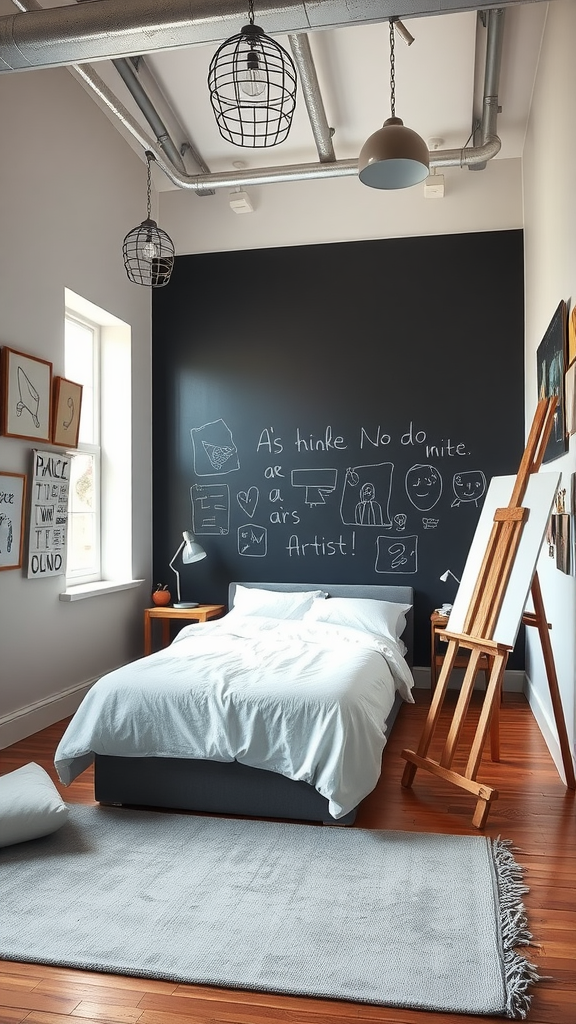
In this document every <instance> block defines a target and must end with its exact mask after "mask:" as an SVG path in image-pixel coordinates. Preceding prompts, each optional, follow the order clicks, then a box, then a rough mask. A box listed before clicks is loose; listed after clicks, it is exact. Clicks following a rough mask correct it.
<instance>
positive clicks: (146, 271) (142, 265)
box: [122, 152, 175, 288]
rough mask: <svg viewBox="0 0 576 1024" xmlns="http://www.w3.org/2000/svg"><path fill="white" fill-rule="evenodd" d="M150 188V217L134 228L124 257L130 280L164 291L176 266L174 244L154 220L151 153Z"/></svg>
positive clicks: (150, 156) (125, 245)
mask: <svg viewBox="0 0 576 1024" xmlns="http://www.w3.org/2000/svg"><path fill="white" fill-rule="evenodd" d="M146 160H147V161H148V185H147V216H146V220H143V221H142V223H141V224H140V225H139V226H138V227H137V228H132V231H129V232H128V234H127V235H126V237H125V239H124V242H123V244H122V257H123V259H124V268H125V270H126V274H127V275H128V279H129V280H130V281H132V282H133V283H134V284H143V285H147V286H148V287H149V288H163V287H164V285H166V284H168V282H169V280H170V275H171V274H172V269H173V267H174V254H175V250H174V242H173V241H172V239H171V238H170V235H167V234H166V232H165V231H162V228H159V227H158V225H157V223H156V221H155V220H151V219H150V212H151V191H152V179H151V173H150V161H151V160H154V154H153V153H150V152H147V153H146Z"/></svg>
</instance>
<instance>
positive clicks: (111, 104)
mask: <svg viewBox="0 0 576 1024" xmlns="http://www.w3.org/2000/svg"><path fill="white" fill-rule="evenodd" d="M15 2H16V3H17V5H18V6H19V7H21V8H22V0H15ZM27 2H30V3H32V2H34V3H35V2H36V0H27ZM319 2H322V0H319ZM100 3H101V0H93V2H92V3H90V4H86V5H82V6H80V7H79V8H72V10H76V9H79V10H83V9H85V7H92V8H93V7H99V6H100ZM105 3H106V4H113V3H114V0H105ZM52 10H54V9H52ZM67 10H71V8H67ZM498 10H499V11H500V12H501V10H502V9H501V8H499V9H498ZM46 13H50V11H47V12H46ZM491 14H492V11H491V12H489V16H488V19H487V31H488V34H489V39H488V40H487V47H486V60H487V65H488V64H490V63H491V62H495V63H498V54H499V53H501V34H502V32H503V24H504V19H503V18H502V17H491V16H490V15H491ZM26 17H31V15H28V14H27V15H26ZM0 22H1V19H0ZM492 33H495V34H496V35H497V36H500V39H499V40H497V41H496V42H494V41H493V40H491V39H490V36H491V34H492ZM74 70H75V71H76V72H77V74H78V75H79V76H80V77H81V78H82V79H83V81H84V82H85V83H86V84H87V85H88V86H89V87H90V88H91V89H92V91H93V92H94V93H95V94H96V95H97V96H98V97H99V98H100V100H101V101H102V102H103V103H104V104H105V105H106V106H107V107H108V109H109V110H110V111H111V112H112V113H113V114H114V116H115V117H116V118H117V119H118V120H119V121H120V123H121V124H122V125H123V126H124V127H125V128H126V130H127V131H129V132H130V134H131V135H132V136H133V137H134V138H135V139H136V141H137V142H138V143H139V144H140V145H141V146H142V148H143V149H144V150H151V152H152V153H153V154H154V157H155V159H156V162H157V164H158V166H159V167H160V168H161V169H162V171H163V172H164V174H165V175H166V177H167V178H168V179H169V180H170V181H172V183H173V184H174V185H176V186H178V188H183V189H190V190H191V191H193V192H196V194H198V195H202V194H206V193H207V192H209V191H211V190H212V189H218V188H228V189H229V188H237V187H242V186H247V185H266V184H273V183H276V182H287V181H308V180H313V179H317V178H327V177H348V176H351V175H355V174H357V173H358V161H357V160H336V161H334V162H333V163H318V164H315V163H314V164H295V165H292V166H288V167H272V168H259V169H255V170H237V171H233V172H232V171H228V172H220V173H216V174H196V175H193V174H182V173H178V172H176V171H175V170H174V168H173V167H172V166H171V165H170V163H169V162H168V161H167V160H166V159H165V157H164V154H163V153H162V151H161V149H160V148H159V146H158V144H157V143H154V142H152V140H151V139H150V138H149V136H148V135H147V134H146V133H145V132H144V130H143V129H142V128H141V126H140V125H139V124H138V122H137V121H136V120H135V118H133V117H132V115H131V114H130V113H129V111H128V110H127V109H126V108H125V107H124V105H123V104H122V103H120V101H119V100H118V99H117V98H116V96H115V95H114V94H113V93H112V92H111V90H110V89H109V88H108V86H107V85H106V84H105V83H104V82H103V80H102V79H101V78H100V76H99V75H98V74H97V73H96V72H95V71H94V70H93V69H92V68H91V67H90V66H89V65H82V64H81V65H75V67H74ZM494 72H495V73H493V71H492V69H491V68H489V67H488V66H487V69H486V79H485V80H486V81H490V82H491V83H492V85H493V87H494V89H495V94H497V75H498V69H496V68H494ZM496 100H497V95H496ZM495 111H496V112H497V102H496V105H495V104H494V103H493V102H491V103H487V104H484V107H483V122H484V121H486V138H487V141H486V142H485V143H484V144H483V145H481V146H471V147H470V148H463V149H446V150H436V151H434V152H432V153H431V154H430V167H431V168H435V167H469V168H471V167H473V166H475V165H477V164H482V163H483V162H485V161H486V160H490V159H492V158H493V157H494V156H496V154H497V153H498V152H499V150H500V139H499V138H498V136H497V135H496V134H495V122H494V121H493V120H492V119H493V117H494V113H495ZM488 118H490V124H489V123H488ZM492 132H494V134H491V133H492Z"/></svg>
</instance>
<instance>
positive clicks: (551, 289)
mask: <svg viewBox="0 0 576 1024" xmlns="http://www.w3.org/2000/svg"><path fill="white" fill-rule="evenodd" d="M574 39H576V4H575V3H574V2H573V0H554V3H551V4H549V8H548V15H547V21H546V28H545V33H544V38H543V43H542V51H541V55H540V61H539V66H538V75H537V79H536V85H535V91H534V97H533V101H532V108H531V114H530V122H529V130H528V133H527V138H526V145H525V149H524V159H523V182H524V230H525V241H524V244H525V262H526V423H527V427H528V425H529V423H530V422H531V419H532V416H533V414H534V408H535V406H536V401H537V379H536V350H537V348H538V345H539V344H540V341H541V340H542V335H543V334H544V332H545V330H546V328H547V326H548V324H549V322H550V320H551V318H552V315H553V313H554V311H555V309H556V307H557V306H558V303H559V302H560V300H561V299H565V300H566V302H567V303H568V304H569V305H570V306H573V305H574V303H576V244H575V233H576V187H575V181H576V179H575V175H574V168H575V166H576V132H575V130H574V126H575V124H576V61H575V60H574ZM543 469H544V471H545V470H546V469H550V470H555V471H556V470H557V471H561V473H562V482H561V485H560V486H561V487H566V488H567V493H568V494H569V493H570V476H571V474H572V473H574V472H575V471H576V435H575V436H572V437H571V438H570V448H569V451H568V452H567V454H566V455H564V456H562V457H561V458H560V459H557V460H555V461H554V462H551V463H548V464H546V465H545V466H544V467H543ZM574 511H575V510H574V509H572V512H573V513H574ZM572 525H573V526H574V518H573V519H572ZM538 576H539V579H540V582H541V584H542V590H543V598H544V605H545V608H546V612H547V617H548V620H549V621H550V622H551V623H552V631H551V634H550V636H551V641H552V647H553V651H554V660H555V664H556V670H557V673H558V679H559V685H560V690H561V694H562V701H563V705H564V714H565V717H566V724H567V728H568V733H569V739H570V748H571V750H572V751H574V737H575V716H576V698H575V679H576V574H575V570H574V568H573V569H572V574H571V575H570V576H567V575H565V574H564V573H561V572H559V571H558V570H557V569H556V567H555V562H554V561H553V560H552V559H551V558H549V556H548V554H547V553H546V552H543V553H542V555H541V557H540V560H539V564H538ZM527 632H528V634H529V635H528V662H527V675H528V681H529V694H530V702H531V705H532V708H533V710H534V713H535V715H536V717H537V718H538V721H539V723H540V727H541V729H542V731H543V732H544V735H545V736H546V737H547V739H548V742H549V745H550V747H551V750H552V752H553V754H554V755H555V759H556V763H557V764H558V765H559V766H560V764H561V762H560V756H559V751H558V744H557V733H556V729H555V725H554V718H553V712H552V708H551V703H550V698H549V693H548V685H547V679H546V674H545V671H544V664H543V660H542V654H541V648H540V644H539V641H538V637H537V635H535V632H534V631H533V630H530V629H529V630H527Z"/></svg>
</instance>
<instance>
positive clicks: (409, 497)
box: [190, 418, 486, 575]
mask: <svg viewBox="0 0 576 1024" xmlns="http://www.w3.org/2000/svg"><path fill="white" fill-rule="evenodd" d="M404 425H405V426H406V428H407V429H405V430H401V431H396V432H395V431H394V430H393V429H392V428H390V429H385V428H384V427H383V426H382V424H377V425H376V426H371V427H368V426H365V425H362V424H360V425H359V426H358V427H357V428H356V429H355V430H353V431H352V432H348V436H347V435H346V432H345V431H343V430H339V429H337V428H335V427H334V426H333V425H331V424H328V425H326V426H325V427H324V428H323V429H321V430H320V432H311V431H310V430H306V429H304V428H303V427H301V426H299V425H295V426H294V427H293V428H290V430H289V431H281V430H279V429H277V428H276V426H275V425H268V426H263V427H262V428H261V429H259V430H256V431H255V433H254V434H253V435H252V437H250V436H247V435H246V433H245V430H244V429H243V430H242V442H238V443H237V442H236V440H235V438H234V436H233V431H232V429H231V428H230V427H229V426H228V425H227V424H226V422H225V421H224V420H223V419H222V418H217V419H214V420H211V421H210V422H207V423H204V424H201V425H200V426H195V427H192V428H191V429H190V436H191V439H192V447H193V456H194V462H193V465H194V472H195V475H196V476H197V477H200V478H202V479H201V480H200V481H199V482H195V483H192V485H191V487H190V498H191V505H192V525H193V531H194V533H195V534H198V535H220V536H225V535H227V534H228V533H229V532H230V529H231V528H232V530H233V531H235V532H236V539H237V545H236V546H237V553H238V555H242V556H245V557H248V558H266V557H267V556H270V555H272V556H273V557H276V556H277V555H279V556H281V557H283V558H286V559H288V560H289V561H292V562H294V561H303V560H310V559H318V558H327V559H331V558H346V559H352V558H356V557H357V556H360V558H361V560H362V563H363V564H364V565H366V567H367V568H368V567H369V568H370V569H371V571H372V572H374V573H377V574H381V573H387V574H406V575H411V574H414V573H416V572H418V560H419V546H421V545H422V543H423V537H424V535H425V534H427V533H429V532H430V531H434V530H436V529H437V528H438V526H439V524H440V523H441V521H442V518H443V517H447V516H450V517H451V518H452V517H454V516H459V515H460V512H459V509H461V508H463V507H465V506H467V507H468V508H470V506H473V507H478V505H479V503H480V501H481V499H482V498H483V496H484V494H485V492H486V477H485V475H484V472H483V471H482V470H480V469H477V468H472V469H469V468H468V466H467V464H469V463H470V461H471V460H472V459H473V458H474V455H473V453H472V452H471V451H470V450H469V448H468V446H467V444H466V443H465V442H464V441H462V440H461V439H454V438H451V437H440V438H438V439H435V438H433V437H431V436H430V435H429V433H428V431H427V430H426V429H423V427H422V426H420V424H416V423H415V422H414V421H413V420H408V421H407V422H406V423H405V424H404ZM384 451H385V452H386V456H387V458H386V461H380V460H379V459H378V457H377V456H378V454H383V453H384ZM370 454H372V456H373V458H372V461H370ZM374 456H376V458H374ZM460 465H464V466H466V468H464V469H462V470H461V469H460ZM232 473H234V474H237V483H236V486H234V484H233V483H232V480H233V479H234V478H233V477H231V476H230V475H229V474H232ZM224 474H227V475H228V480H229V481H230V482H229V483H224V481H223V480H222V476H223V475H224ZM206 477H212V479H211V480H207V479H205V478H206ZM239 514H240V515H241V516H242V518H241V519H240V520H239V519H238V515H239ZM255 516H257V521H256V519H255ZM235 520H236V521H235Z"/></svg>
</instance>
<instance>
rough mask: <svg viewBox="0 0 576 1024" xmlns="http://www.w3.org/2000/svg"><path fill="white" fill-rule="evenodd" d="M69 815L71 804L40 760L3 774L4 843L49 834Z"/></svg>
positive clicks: (0, 819)
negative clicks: (39, 762)
mask: <svg viewBox="0 0 576 1024" xmlns="http://www.w3.org/2000/svg"><path fill="white" fill-rule="evenodd" d="M67 817H68V807H67V806H66V804H65V803H64V801H63V800H62V798H61V796H60V794H59V792H58V790H57V789H56V786H55V785H54V783H53V782H52V779H51V778H50V776H49V775H48V773H47V772H45V771H44V769H43V768H41V767H40V765H39V764H35V763H34V762H33V761H31V762H30V764H26V765H24V767H23V768H17V769H16V771H14V772H8V773H7V774H6V775H2V776H0V846H12V845H13V844H14V843H23V842H24V841H25V840H27V839H38V838H39V837H40V836H47V835H49V834H50V833H51V832H55V831H56V829H58V828H60V826H61V825H63V824H64V822H65V821H66V819H67Z"/></svg>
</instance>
